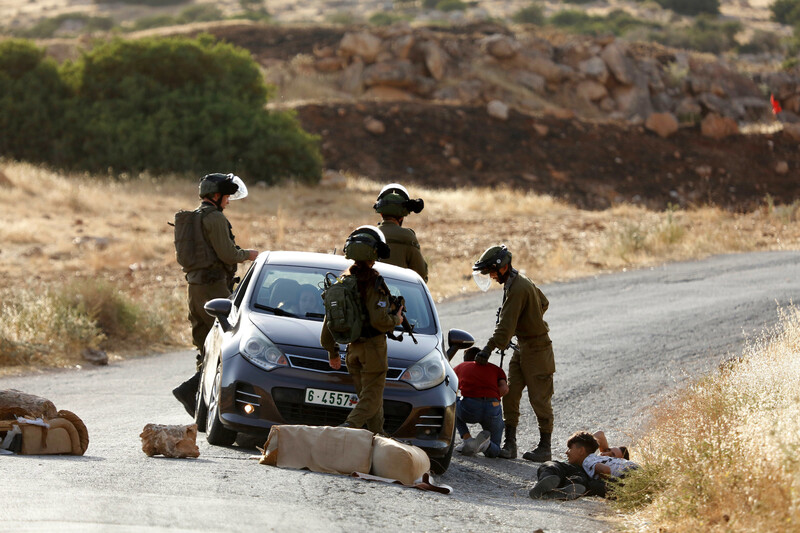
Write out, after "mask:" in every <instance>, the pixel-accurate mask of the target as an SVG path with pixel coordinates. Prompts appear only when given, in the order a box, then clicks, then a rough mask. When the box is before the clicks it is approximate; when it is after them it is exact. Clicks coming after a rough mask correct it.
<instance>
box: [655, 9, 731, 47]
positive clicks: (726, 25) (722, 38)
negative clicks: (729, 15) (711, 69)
mask: <svg viewBox="0 0 800 533" xmlns="http://www.w3.org/2000/svg"><path fill="white" fill-rule="evenodd" d="M741 29H742V26H741V24H740V23H739V22H737V21H724V22H718V21H716V20H715V19H714V18H713V17H709V16H707V15H701V16H699V17H697V18H696V19H695V21H694V24H692V25H691V26H689V27H685V28H679V29H673V30H671V31H669V32H662V33H657V34H653V35H652V36H651V37H652V39H653V40H654V41H656V42H660V43H661V44H664V45H666V46H672V47H675V48H687V49H691V50H698V51H700V52H708V53H712V54H721V53H722V52H726V51H728V50H733V49H735V48H736V47H737V46H738V43H737V42H736V39H735V37H736V34H737V33H739V32H740V31H741Z"/></svg>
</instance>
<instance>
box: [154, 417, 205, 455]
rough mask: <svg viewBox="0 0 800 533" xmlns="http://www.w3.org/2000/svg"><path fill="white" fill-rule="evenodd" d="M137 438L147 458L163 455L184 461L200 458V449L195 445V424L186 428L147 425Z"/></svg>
mask: <svg viewBox="0 0 800 533" xmlns="http://www.w3.org/2000/svg"><path fill="white" fill-rule="evenodd" d="M139 437H141V439H142V451H143V452H144V453H145V454H146V455H147V456H148V457H153V456H154V455H163V456H164V457H174V458H178V459H184V458H188V457H199V456H200V449H199V448H198V447H197V444H196V442H197V424H191V425H188V426H167V425H163V424H147V425H146V426H145V427H144V429H143V430H142V433H141V434H140V435H139Z"/></svg>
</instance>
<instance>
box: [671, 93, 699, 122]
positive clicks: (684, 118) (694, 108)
mask: <svg viewBox="0 0 800 533" xmlns="http://www.w3.org/2000/svg"><path fill="white" fill-rule="evenodd" d="M702 115H703V108H702V107H701V106H700V104H699V103H697V101H696V100H695V99H694V98H692V97H691V96H687V97H686V98H684V99H683V100H681V101H680V103H678V105H677V107H675V116H676V117H677V118H678V120H680V121H681V122H685V123H686V122H688V123H695V122H697V121H698V120H700V117H701V116H702Z"/></svg>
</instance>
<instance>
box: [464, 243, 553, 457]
mask: <svg viewBox="0 0 800 533" xmlns="http://www.w3.org/2000/svg"><path fill="white" fill-rule="evenodd" d="M472 270H473V273H472V275H473V277H474V279H475V283H476V284H477V285H478V287H479V288H480V289H481V290H482V291H487V290H488V289H489V286H490V285H491V283H492V280H495V281H496V282H497V283H499V284H501V285H503V304H502V306H501V307H500V311H499V312H498V318H497V325H496V326H495V329H494V333H493V334H492V337H491V338H490V339H489V342H487V343H486V346H484V348H483V349H482V350H481V351H480V352H479V353H478V354H477V355H476V357H475V361H476V362H478V363H483V364H485V363H486V362H487V361H488V360H489V356H490V355H491V353H492V351H493V350H494V349H495V348H498V349H500V350H504V349H506V348H507V347H508V345H509V343H510V342H511V337H513V336H514V335H516V337H517V341H518V346H519V349H518V350H514V355H513V356H512V357H511V361H510V362H509V364H508V387H509V392H508V394H506V395H505V396H504V397H503V416H504V419H505V437H506V438H505V443H504V444H503V448H502V450H500V455H499V456H500V457H502V458H505V459H514V458H516V457H517V424H518V422H519V401H520V398H521V397H522V390H523V389H524V388H525V387H527V388H528V399H529V400H530V402H531V407H533V412H534V413H535V414H536V418H537V420H538V422H539V445H538V446H537V447H536V449H534V450H532V451H529V452H525V454H524V455H523V458H524V459H528V460H529V461H535V462H544V461H549V460H550V459H551V450H550V436H551V434H552V433H553V407H552V405H551V402H550V400H551V398H552V396H553V373H554V372H555V371H556V366H555V360H554V358H553V346H552V343H551V341H550V336H549V334H548V332H549V331H550V328H549V327H548V326H547V322H545V321H544V319H543V315H544V313H545V311H547V307H548V301H547V298H546V297H545V295H544V294H543V293H542V291H541V290H539V288H538V287H536V285H534V284H533V282H532V281H531V280H530V279H528V278H527V277H526V276H525V275H524V274H520V273H519V272H518V271H517V270H516V269H514V268H513V267H512V266H511V252H510V251H509V250H508V248H506V247H505V245H502V244H501V245H499V246H492V247H491V248H489V249H488V250H486V251H485V252H483V255H481V257H480V258H479V259H478V260H477V261H475V264H474V265H473V267H472Z"/></svg>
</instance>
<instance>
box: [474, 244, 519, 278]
mask: <svg viewBox="0 0 800 533" xmlns="http://www.w3.org/2000/svg"><path fill="white" fill-rule="evenodd" d="M510 262H511V252H509V251H508V248H506V245H505V244H500V245H497V246H491V247H489V248H487V250H486V251H485V252H483V254H481V256H480V258H478V260H477V261H475V264H474V265H472V270H473V271H477V272H480V273H481V274H488V273H489V272H490V271H491V270H500V269H501V268H503V267H504V266H505V265H507V264H509V263H510Z"/></svg>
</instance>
